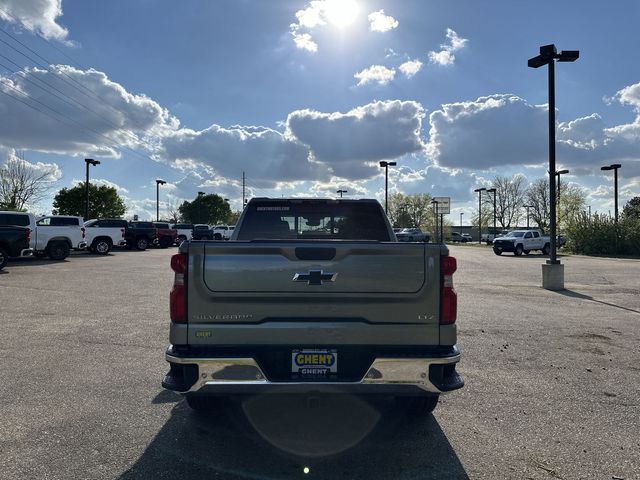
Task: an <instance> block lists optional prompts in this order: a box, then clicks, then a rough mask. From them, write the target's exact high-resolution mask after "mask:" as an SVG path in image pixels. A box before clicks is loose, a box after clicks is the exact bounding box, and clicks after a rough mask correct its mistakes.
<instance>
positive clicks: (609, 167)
mask: <svg viewBox="0 0 640 480" xmlns="http://www.w3.org/2000/svg"><path fill="white" fill-rule="evenodd" d="M620 167H622V165H620V164H619V163H614V164H613V165H607V166H605V167H600V170H603V171H606V170H613V201H614V209H615V214H616V225H617V224H618V169H619V168H620Z"/></svg>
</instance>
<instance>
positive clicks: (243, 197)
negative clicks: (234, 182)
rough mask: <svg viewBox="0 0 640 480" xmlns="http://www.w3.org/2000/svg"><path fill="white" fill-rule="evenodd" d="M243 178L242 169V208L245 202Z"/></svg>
mask: <svg viewBox="0 0 640 480" xmlns="http://www.w3.org/2000/svg"><path fill="white" fill-rule="evenodd" d="M244 192H245V178H244V170H243V171H242V209H243V210H244V204H245V195H244Z"/></svg>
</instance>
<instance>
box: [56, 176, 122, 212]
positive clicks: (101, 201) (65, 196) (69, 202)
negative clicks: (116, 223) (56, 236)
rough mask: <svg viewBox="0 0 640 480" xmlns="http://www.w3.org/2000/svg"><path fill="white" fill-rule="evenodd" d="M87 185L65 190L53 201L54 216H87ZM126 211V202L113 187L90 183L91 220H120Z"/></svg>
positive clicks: (57, 194)
mask: <svg viewBox="0 0 640 480" xmlns="http://www.w3.org/2000/svg"><path fill="white" fill-rule="evenodd" d="M85 195H86V193H85V183H84V182H81V183H79V184H78V185H76V186H75V187H73V188H66V187H65V188H63V189H62V190H60V191H59V192H58V193H56V196H55V197H54V199H53V214H54V215H76V216H79V217H84V215H85V202H86V196H85ZM125 210H126V207H125V204H124V200H123V199H122V197H120V195H118V192H117V190H116V189H115V188H113V187H107V186H106V185H100V186H98V185H94V184H92V183H91V182H89V218H86V219H85V220H89V219H92V218H120V217H122V216H123V215H124V212H125Z"/></svg>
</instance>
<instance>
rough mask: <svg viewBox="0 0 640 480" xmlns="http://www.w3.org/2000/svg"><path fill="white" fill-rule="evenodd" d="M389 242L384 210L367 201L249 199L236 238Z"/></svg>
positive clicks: (376, 204)
mask: <svg viewBox="0 0 640 480" xmlns="http://www.w3.org/2000/svg"><path fill="white" fill-rule="evenodd" d="M258 239H275V240H305V239H316V240H323V239H324V240H378V241H383V242H388V241H390V238H389V230H388V229H387V224H386V222H385V221H384V213H383V212H382V208H381V207H380V205H379V204H378V203H373V202H371V203H367V202H334V201H332V202H327V201H300V202H294V201H292V202H252V203H250V204H249V205H248V206H247V211H246V213H245V216H244V219H243V221H242V224H241V225H240V228H239V233H238V240H258Z"/></svg>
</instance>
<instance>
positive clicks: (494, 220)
mask: <svg viewBox="0 0 640 480" xmlns="http://www.w3.org/2000/svg"><path fill="white" fill-rule="evenodd" d="M497 192H498V191H497V190H496V189H495V188H490V189H488V190H487V193H493V237H494V238H495V236H496V195H497V194H498V193H497ZM502 221H503V222H504V219H502Z"/></svg>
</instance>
